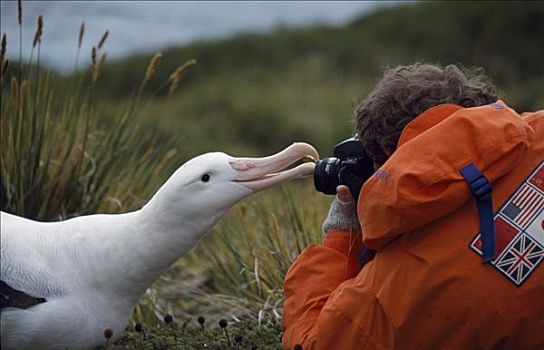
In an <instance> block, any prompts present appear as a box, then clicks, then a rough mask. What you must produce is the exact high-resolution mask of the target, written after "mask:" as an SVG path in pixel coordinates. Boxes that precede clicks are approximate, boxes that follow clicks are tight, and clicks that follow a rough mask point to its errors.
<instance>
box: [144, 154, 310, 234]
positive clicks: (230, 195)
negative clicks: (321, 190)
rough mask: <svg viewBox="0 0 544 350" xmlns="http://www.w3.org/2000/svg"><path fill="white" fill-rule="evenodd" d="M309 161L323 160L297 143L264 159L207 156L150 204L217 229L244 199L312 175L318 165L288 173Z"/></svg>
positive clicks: (182, 169)
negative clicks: (220, 219)
mask: <svg viewBox="0 0 544 350" xmlns="http://www.w3.org/2000/svg"><path fill="white" fill-rule="evenodd" d="M307 158H309V159H312V160H318V159H319V155H318V153H317V151H316V150H315V149H314V148H313V147H312V146H310V145H309V144H307V143H294V144H292V145H291V146H289V147H287V148H286V149H284V150H283V151H281V152H279V153H276V154H274V155H272V156H269V157H264V158H236V157H231V156H229V155H227V154H224V153H220V152H216V153H206V154H204V155H201V156H198V157H195V158H193V159H191V160H189V161H187V162H186V163H185V164H183V165H182V166H181V167H180V168H179V169H178V170H177V171H176V172H175V173H174V174H173V175H172V176H171V177H170V179H168V181H167V182H166V183H165V184H164V185H163V186H162V187H161V188H160V189H159V191H158V192H157V194H156V195H155V196H154V198H153V199H152V200H151V202H150V203H149V204H152V203H153V202H154V201H157V202H160V207H161V211H162V210H166V211H168V212H169V213H170V214H171V215H178V216H180V217H183V219H185V220H190V221H192V222H194V223H195V224H196V222H202V223H204V222H206V221H209V220H210V222H209V223H210V224H211V225H213V223H214V222H215V221H217V220H218V219H219V218H220V217H221V216H223V215H224V214H225V212H226V211H227V210H228V209H229V208H230V207H232V206H233V205H234V204H236V202H238V201H239V200H241V199H242V198H244V197H246V196H248V195H250V194H252V193H255V192H259V191H262V190H264V189H267V188H269V187H272V186H274V185H277V184H280V183H282V182H285V181H287V180H290V179H294V178H300V177H304V176H308V175H312V174H313V171H314V165H315V164H314V162H306V163H302V164H300V165H298V166H296V167H294V168H291V169H287V170H285V169H286V168H288V167H289V166H290V165H292V164H294V163H296V162H298V161H300V160H303V159H307ZM157 204H159V203H157ZM157 214H159V215H162V214H166V213H157ZM208 219H209V220H208Z"/></svg>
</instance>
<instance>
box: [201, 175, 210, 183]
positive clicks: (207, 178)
mask: <svg viewBox="0 0 544 350" xmlns="http://www.w3.org/2000/svg"><path fill="white" fill-rule="evenodd" d="M200 180H202V182H208V181H210V174H204V175H202V177H201V178H200Z"/></svg>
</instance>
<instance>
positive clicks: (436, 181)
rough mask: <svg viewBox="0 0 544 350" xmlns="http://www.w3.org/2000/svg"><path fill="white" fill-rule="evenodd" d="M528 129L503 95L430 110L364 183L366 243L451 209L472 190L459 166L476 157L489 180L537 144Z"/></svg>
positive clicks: (361, 208)
mask: <svg viewBox="0 0 544 350" xmlns="http://www.w3.org/2000/svg"><path fill="white" fill-rule="evenodd" d="M534 138H535V133H534V130H533V129H532V127H531V126H530V125H529V124H528V123H527V122H526V121H525V120H524V119H523V118H522V117H521V116H520V115H519V114H518V113H516V112H515V111H514V110H512V109H510V108H509V107H508V106H506V104H505V103H504V102H502V101H500V100H499V101H497V102H495V103H492V104H490V105H485V106H480V107H474V108H464V107H461V106H457V105H453V104H444V105H440V106H436V107H434V108H431V109H429V110H427V111H426V112H424V113H422V114H420V115H419V116H417V117H416V118H415V119H414V120H412V121H411V122H410V123H409V124H408V125H407V126H406V127H405V128H404V130H403V132H402V134H401V136H400V139H399V143H398V145H397V150H396V151H395V152H394V153H393V154H392V156H391V157H390V158H389V159H388V161H387V162H386V163H385V164H384V165H383V166H382V167H381V168H380V169H378V170H377V171H376V172H375V173H374V175H373V176H372V177H371V178H370V179H369V180H368V181H367V182H366V183H365V184H364V185H363V188H362V190H361V193H360V196H359V201H358V203H359V205H358V214H359V221H360V223H361V227H362V231H363V241H364V243H365V244H366V245H367V246H368V247H370V248H371V249H375V250H380V249H382V248H383V247H384V246H385V245H386V244H387V243H389V242H390V241H391V240H393V239H394V238H396V237H398V236H400V235H403V234H405V233H408V232H411V231H414V230H417V229H420V228H422V227H424V226H425V225H427V224H429V223H431V222H433V221H435V220H437V219H439V218H441V217H443V216H445V215H447V214H449V213H451V212H453V211H455V210H456V209H457V208H459V207H461V206H462V205H463V204H464V203H465V202H466V201H467V200H468V199H472V198H473V197H472V194H471V192H470V189H469V187H468V185H467V183H466V182H465V180H464V178H463V176H462V175H461V173H460V172H459V170H460V169H461V168H463V167H464V166H466V165H468V164H470V163H474V164H475V165H476V166H477V167H478V169H480V171H482V173H483V174H484V175H485V176H486V177H487V179H488V180H489V181H491V182H492V183H493V182H494V181H496V180H497V179H499V178H500V177H502V176H503V175H505V174H507V173H508V172H509V171H510V170H511V169H512V168H513V167H514V166H515V165H516V163H517V162H518V161H519V160H520V159H521V158H522V157H523V155H524V154H525V153H526V151H527V150H528V149H529V148H530V147H531V145H532V144H533V143H534Z"/></svg>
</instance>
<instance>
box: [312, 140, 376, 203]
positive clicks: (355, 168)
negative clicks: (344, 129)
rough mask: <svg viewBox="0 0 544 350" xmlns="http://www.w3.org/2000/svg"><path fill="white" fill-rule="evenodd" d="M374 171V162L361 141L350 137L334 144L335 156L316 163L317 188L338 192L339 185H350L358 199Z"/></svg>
mask: <svg viewBox="0 0 544 350" xmlns="http://www.w3.org/2000/svg"><path fill="white" fill-rule="evenodd" d="M373 173H374V163H373V162H372V160H371V159H370V157H368V155H367V154H366V152H365V150H364V148H363V146H362V144H361V142H360V141H359V140H357V139H355V138H349V139H347V140H344V141H342V142H340V143H339V144H337V145H336V146H334V149H333V156H332V157H330V158H323V159H321V160H319V161H318V162H317V163H316V165H315V170H314V185H315V189H316V190H317V191H319V192H322V193H325V194H336V187H338V185H346V186H348V187H349V189H350V192H351V194H352V195H353V197H354V198H355V200H357V198H358V197H359V192H360V190H361V186H362V185H363V183H364V182H365V181H366V180H367V179H368V178H369V177H370V176H372V174H373Z"/></svg>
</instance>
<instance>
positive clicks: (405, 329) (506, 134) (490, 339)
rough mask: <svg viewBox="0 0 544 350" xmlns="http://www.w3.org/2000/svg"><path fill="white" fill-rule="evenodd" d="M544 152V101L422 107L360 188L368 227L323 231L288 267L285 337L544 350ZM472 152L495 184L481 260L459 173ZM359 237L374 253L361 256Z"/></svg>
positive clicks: (290, 342)
mask: <svg viewBox="0 0 544 350" xmlns="http://www.w3.org/2000/svg"><path fill="white" fill-rule="evenodd" d="M543 160H544V111H539V112H536V113H530V114H524V115H523V116H520V115H518V114H517V113H516V112H515V111H513V110H512V109H510V108H508V107H507V106H506V105H505V104H504V103H503V102H502V101H498V102H497V103H493V104H490V105H486V106H481V107H476V108H463V107H460V106H456V105H451V104H445V105H440V106H437V107H435V108H432V109H430V110H428V111H426V112H425V113H423V114H421V115H419V116H418V117H417V118H416V119H414V120H413V121H412V122H411V123H410V124H408V126H406V128H405V129H404V131H403V133H402V135H401V137H400V140H399V144H398V147H397V150H396V151H395V153H394V154H393V155H392V156H391V157H390V159H389V160H388V161H387V162H386V163H385V164H384V165H383V166H382V167H381V168H380V169H379V170H378V171H377V172H376V173H375V174H374V176H372V177H371V178H370V179H369V180H368V181H367V182H366V183H365V184H364V186H363V188H362V190H361V194H360V197H359V201H358V202H359V206H358V214H359V221H360V223H361V227H362V229H363V234H362V240H361V237H360V236H359V235H357V233H346V232H329V233H328V234H327V237H326V238H325V241H324V244H323V245H317V244H313V245H311V246H309V247H308V248H306V249H305V250H304V252H303V253H302V254H301V255H300V256H298V257H297V259H296V260H295V262H294V264H293V265H292V266H291V268H290V270H289V272H288V274H287V276H286V279H285V297H286V300H285V306H284V312H283V325H284V336H283V345H284V347H285V348H287V349H292V348H293V347H294V346H295V345H296V344H301V345H302V348H303V349H305V350H306V349H342V350H345V349H418V350H420V349H544V266H543V265H544V263H542V261H543V260H544V259H543V258H544V221H543V220H544V212H543V208H544V166H543V165H544V162H543ZM469 163H474V164H475V165H476V166H477V167H478V168H479V169H480V170H481V171H482V172H483V174H484V175H485V176H486V177H487V179H489V181H490V182H492V184H493V194H492V200H493V212H494V213H495V214H494V215H495V216H494V223H495V235H496V242H497V250H496V252H497V255H496V258H495V260H493V261H492V262H491V263H488V264H483V263H482V258H481V245H480V244H481V243H480V240H479V235H478V231H479V216H478V211H477V208H476V202H475V199H474V197H473V196H472V194H471V192H470V190H469V187H468V185H467V183H466V182H465V180H464V179H463V177H462V176H461V174H460V172H459V170H460V169H461V168H462V167H464V166H465V165H467V164H469ZM361 241H362V242H361ZM363 243H364V244H365V245H367V246H368V247H369V248H371V249H374V250H376V251H377V254H376V256H375V258H374V259H373V260H372V261H370V262H369V263H367V264H366V265H365V266H364V267H363V268H362V269H361V268H360V267H359V266H358V261H357V260H358V255H359V252H360V250H361V246H362V244H363Z"/></svg>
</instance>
